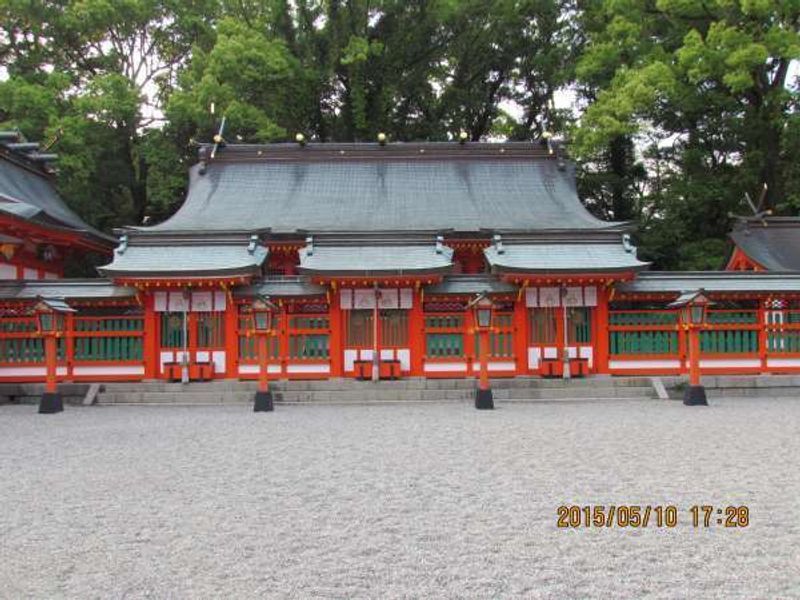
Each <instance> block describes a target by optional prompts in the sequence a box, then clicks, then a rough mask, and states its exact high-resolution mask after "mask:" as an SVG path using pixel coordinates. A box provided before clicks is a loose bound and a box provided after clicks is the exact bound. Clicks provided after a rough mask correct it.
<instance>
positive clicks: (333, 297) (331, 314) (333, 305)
mask: <svg viewBox="0 0 800 600" xmlns="http://www.w3.org/2000/svg"><path fill="white" fill-rule="evenodd" d="M329 294H330V302H329V304H328V320H329V324H330V335H329V337H328V352H329V353H330V361H331V377H341V376H342V375H343V374H344V370H343V362H344V349H343V348H342V334H343V332H342V310H341V303H340V300H341V294H340V292H339V290H338V289H337V288H336V286H333V288H332V289H331V291H330V292H329Z"/></svg>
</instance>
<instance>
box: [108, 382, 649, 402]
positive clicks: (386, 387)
mask: <svg viewBox="0 0 800 600" xmlns="http://www.w3.org/2000/svg"><path fill="white" fill-rule="evenodd" d="M270 386H271V389H272V391H273V394H274V398H275V402H276V403H278V404H290V403H305V402H325V403H337V404H371V403H386V402H472V401H473V400H474V395H475V387H476V381H475V380H474V379H423V378H409V379H402V380H398V381H379V382H371V381H355V380H352V379H331V380H325V381H276V382H272V383H271V384H270ZM257 387H258V386H257V384H256V383H255V382H249V381H247V382H245V381H234V380H228V381H212V382H207V383H188V384H180V383H166V382H149V383H108V384H105V385H104V389H103V390H102V391H101V392H100V394H99V395H98V398H97V403H98V404H187V405H193V404H231V403H252V402H253V398H254V395H255V392H256V390H257ZM492 389H493V392H494V398H495V400H496V401H499V402H516V401H541V402H545V401H578V400H618V399H624V398H654V397H655V394H654V391H653V387H652V384H651V382H650V380H649V379H647V378H637V377H614V378H612V377H595V378H591V379H573V380H569V381H564V380H552V379H540V378H533V377H530V378H528V377H525V378H522V377H520V378H515V379H497V380H494V381H492Z"/></svg>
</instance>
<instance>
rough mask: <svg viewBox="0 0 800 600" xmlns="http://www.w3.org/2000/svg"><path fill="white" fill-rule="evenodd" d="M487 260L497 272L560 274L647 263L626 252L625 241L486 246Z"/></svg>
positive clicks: (624, 268) (626, 268)
mask: <svg viewBox="0 0 800 600" xmlns="http://www.w3.org/2000/svg"><path fill="white" fill-rule="evenodd" d="M483 252H484V254H485V255H486V259H487V260H488V261H489V264H490V265H491V266H492V268H493V269H494V270H497V271H526V272H535V273H559V272H567V271H569V272H572V271H581V272H589V271H600V272H610V271H630V270H639V269H643V268H644V267H646V266H647V264H648V263H645V262H641V261H640V260H638V259H637V258H636V252H635V251H633V252H627V251H626V250H625V248H624V247H623V245H622V243H620V242H614V243H587V244H570V243H564V244H505V245H504V250H503V252H502V253H500V252H498V250H497V248H496V247H495V246H491V247H489V248H486V249H485V250H484V251H483Z"/></svg>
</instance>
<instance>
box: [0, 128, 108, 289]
mask: <svg viewBox="0 0 800 600" xmlns="http://www.w3.org/2000/svg"><path fill="white" fill-rule="evenodd" d="M56 158H57V156H56V155H55V154H51V153H49V152H46V151H41V150H40V149H39V144H38V143H35V142H25V141H22V138H21V136H20V135H19V133H18V132H16V131H0V281H2V280H37V279H60V278H61V277H63V275H64V265H65V264H66V262H67V261H68V260H70V258H73V257H75V256H76V255H77V254H78V253H85V252H94V253H97V254H100V255H110V254H111V251H112V249H113V248H114V245H115V244H116V239H115V238H113V237H111V236H109V235H106V234H104V233H102V232H100V231H97V230H96V229H94V228H93V227H91V226H89V225H88V224H87V223H85V222H84V221H83V219H81V218H80V217H79V216H78V215H76V214H75V213H74V212H73V211H72V210H70V208H69V207H68V206H67V205H66V203H65V202H64V201H63V200H62V198H61V197H60V196H59V195H58V192H57V191H56V188H55V183H54V179H53V170H52V167H51V164H52V163H53V161H55V160H56Z"/></svg>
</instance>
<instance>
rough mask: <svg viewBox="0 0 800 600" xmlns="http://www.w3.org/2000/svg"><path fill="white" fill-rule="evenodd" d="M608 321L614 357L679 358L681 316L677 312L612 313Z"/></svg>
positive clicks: (610, 344) (611, 352) (636, 311)
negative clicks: (647, 355)
mask: <svg viewBox="0 0 800 600" xmlns="http://www.w3.org/2000/svg"><path fill="white" fill-rule="evenodd" d="M608 321H609V333H608V344H609V352H610V354H611V355H612V356H619V355H626V354H628V355H645V354H653V355H659V356H668V355H677V354H678V351H679V347H678V332H677V330H676V326H677V323H678V315H677V313H676V312H674V311H667V310H660V311H656V310H629V311H612V312H611V313H610V314H609V316H608Z"/></svg>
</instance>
